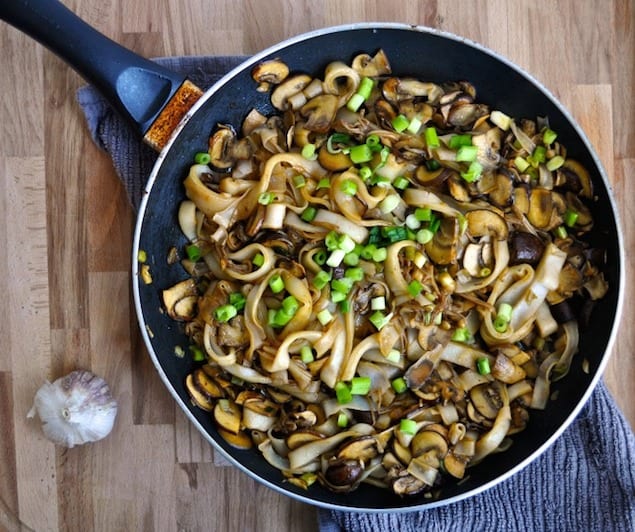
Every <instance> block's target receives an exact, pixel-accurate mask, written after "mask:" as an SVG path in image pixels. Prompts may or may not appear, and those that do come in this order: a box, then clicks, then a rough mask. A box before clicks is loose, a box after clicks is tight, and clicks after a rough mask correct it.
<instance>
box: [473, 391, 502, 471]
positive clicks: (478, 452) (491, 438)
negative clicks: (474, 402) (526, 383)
mask: <svg viewBox="0 0 635 532" xmlns="http://www.w3.org/2000/svg"><path fill="white" fill-rule="evenodd" d="M498 386H499V390H500V397H501V399H502V400H503V406H502V408H501V409H500V410H499V411H498V414H497V415H496V419H495V420H494V424H493V425H492V428H491V429H490V430H489V431H488V432H486V433H485V434H483V435H482V436H481V437H480V438H479V439H478V440H477V441H476V449H475V453H474V457H473V459H472V462H471V463H472V464H474V463H476V462H480V461H481V460H482V459H483V458H485V457H486V456H487V455H488V454H491V453H493V452H494V451H496V449H498V447H499V445H500V444H501V443H502V442H503V440H504V439H505V436H507V431H509V428H510V427H511V423H512V416H511V410H510V408H509V396H508V394H507V387H506V386H505V385H504V384H498Z"/></svg>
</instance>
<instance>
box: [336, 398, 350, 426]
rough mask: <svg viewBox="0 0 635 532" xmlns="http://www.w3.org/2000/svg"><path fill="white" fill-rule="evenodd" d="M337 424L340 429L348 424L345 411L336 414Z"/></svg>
mask: <svg viewBox="0 0 635 532" xmlns="http://www.w3.org/2000/svg"><path fill="white" fill-rule="evenodd" d="M346 402H348V401H346ZM337 426H338V427H340V428H341V429H343V428H346V427H347V426H348V416H347V415H346V413H345V412H340V413H339V414H337Z"/></svg>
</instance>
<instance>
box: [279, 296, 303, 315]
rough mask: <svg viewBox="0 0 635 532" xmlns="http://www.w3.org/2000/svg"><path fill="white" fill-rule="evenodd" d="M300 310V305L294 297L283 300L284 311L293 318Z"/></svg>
mask: <svg viewBox="0 0 635 532" xmlns="http://www.w3.org/2000/svg"><path fill="white" fill-rule="evenodd" d="M299 308H300V303H299V302H298V300H297V299H296V298H295V297H294V296H287V297H285V298H284V299H283V300H282V309H284V311H285V313H287V314H290V315H291V316H294V315H295V313H296V312H297V311H298V309H299Z"/></svg>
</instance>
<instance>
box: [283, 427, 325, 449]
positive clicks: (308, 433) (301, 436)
mask: <svg viewBox="0 0 635 532" xmlns="http://www.w3.org/2000/svg"><path fill="white" fill-rule="evenodd" d="M323 437H324V436H322V435H321V434H320V433H319V432H315V431H312V430H298V431H295V432H292V433H291V434H289V436H288V437H287V440H286V443H287V447H289V449H290V450H293V449H297V448H298V447H301V446H302V445H304V444H306V443H311V442H312V441H315V440H319V439H321V438H323Z"/></svg>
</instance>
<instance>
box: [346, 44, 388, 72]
mask: <svg viewBox="0 0 635 532" xmlns="http://www.w3.org/2000/svg"><path fill="white" fill-rule="evenodd" d="M352 67H353V68H354V69H355V70H357V72H359V73H360V74H361V75H362V76H366V77H369V78H372V77H377V76H385V75H386V74H390V72H391V68H390V63H389V62H388V57H387V56H386V53H385V52H384V51H383V50H381V49H380V50H379V51H378V52H377V53H376V54H375V55H374V56H373V57H371V56H370V55H368V54H359V55H357V56H355V58H354V59H353V62H352Z"/></svg>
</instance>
